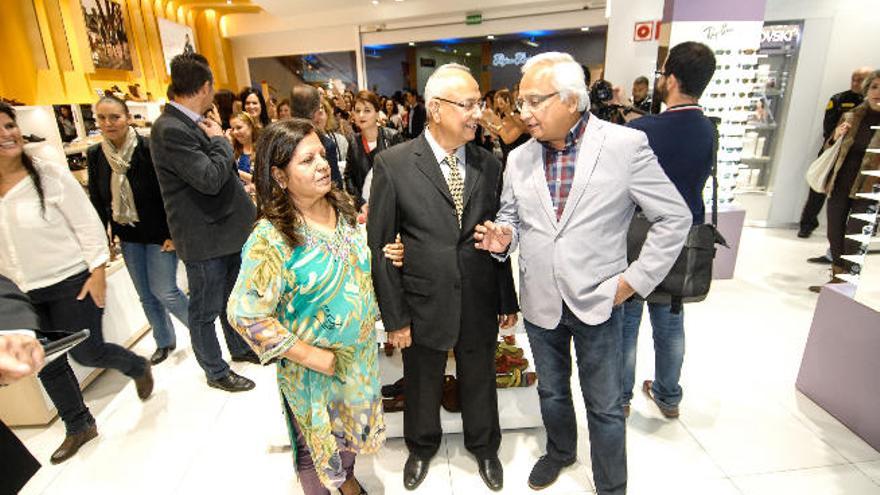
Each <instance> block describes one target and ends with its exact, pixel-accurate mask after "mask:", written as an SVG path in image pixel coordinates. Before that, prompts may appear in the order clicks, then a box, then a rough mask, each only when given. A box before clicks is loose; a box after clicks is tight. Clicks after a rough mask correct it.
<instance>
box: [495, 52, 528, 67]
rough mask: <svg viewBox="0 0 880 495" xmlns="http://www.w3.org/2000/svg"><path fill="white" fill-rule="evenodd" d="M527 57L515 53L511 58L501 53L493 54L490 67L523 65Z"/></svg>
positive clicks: (525, 54) (524, 53) (520, 53)
mask: <svg viewBox="0 0 880 495" xmlns="http://www.w3.org/2000/svg"><path fill="white" fill-rule="evenodd" d="M528 59H529V56H528V54H527V53H526V52H516V53H514V54H513V57H508V56H507V55H505V54H503V53H495V54H493V55H492V65H494V66H495V67H506V66H508V65H525V63H526V61H527V60H528Z"/></svg>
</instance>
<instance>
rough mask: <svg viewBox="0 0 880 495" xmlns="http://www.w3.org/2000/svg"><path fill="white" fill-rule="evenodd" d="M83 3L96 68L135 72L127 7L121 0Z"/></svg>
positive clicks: (87, 34) (97, 0)
mask: <svg viewBox="0 0 880 495" xmlns="http://www.w3.org/2000/svg"><path fill="white" fill-rule="evenodd" d="M79 1H80V5H81V6H82V13H83V20H84V21H85V28H86V36H87V37H88V40H89V47H90V48H91V59H92V64H93V65H94V67H95V69H110V70H124V71H131V70H134V63H133V61H132V55H131V44H130V41H129V34H128V29H127V27H126V23H125V12H124V10H125V5H124V4H122V3H120V2H119V1H117V0H79Z"/></svg>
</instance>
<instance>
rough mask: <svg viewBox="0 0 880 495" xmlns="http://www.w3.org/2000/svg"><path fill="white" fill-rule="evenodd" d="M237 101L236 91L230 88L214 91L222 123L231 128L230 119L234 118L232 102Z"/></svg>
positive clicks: (215, 102) (226, 127) (224, 126)
mask: <svg viewBox="0 0 880 495" xmlns="http://www.w3.org/2000/svg"><path fill="white" fill-rule="evenodd" d="M234 101H235V93H233V92H232V91H229V90H228V89H221V90H220V91H217V92H216V93H214V104H215V105H217V112H219V113H220V125H222V126H223V128H224V129H229V119H230V118H232V103H233V102H234Z"/></svg>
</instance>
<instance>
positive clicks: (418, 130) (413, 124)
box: [403, 90, 428, 139]
mask: <svg viewBox="0 0 880 495" xmlns="http://www.w3.org/2000/svg"><path fill="white" fill-rule="evenodd" d="M404 94H405V97H406V107H407V109H408V113H407V118H406V128H405V129H404V130H403V135H404V137H405V138H406V139H415V138H417V137H419V136H420V135H421V134H422V131H423V130H425V124H426V123H427V120H428V112H427V110H425V106H424V105H422V104H421V103H420V102H419V96H418V94H416V92H415V91H413V90H407V91H406V92H405V93H404Z"/></svg>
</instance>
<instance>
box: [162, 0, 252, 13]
mask: <svg viewBox="0 0 880 495" xmlns="http://www.w3.org/2000/svg"><path fill="white" fill-rule="evenodd" d="M171 2H173V3H174V5H175V6H177V7H188V8H191V9H198V10H206V9H213V10H216V11H217V13H219V14H220V15H226V14H256V13H259V12H262V10H263V9H262V7H260V6H259V5H257V4H255V3H254V2H252V1H251V0H171ZM165 4H166V5H167V4H168V2H167V1H166V2H165Z"/></svg>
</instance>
